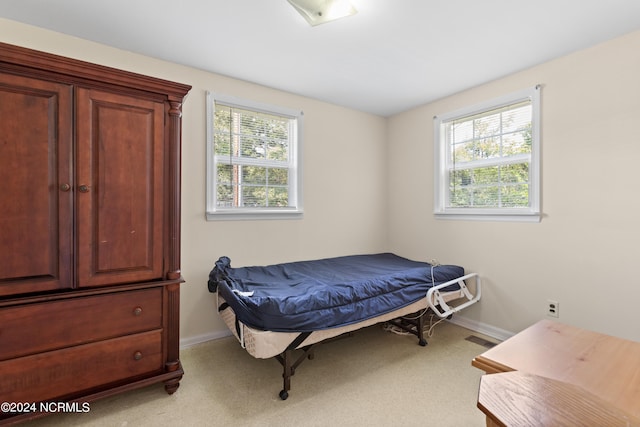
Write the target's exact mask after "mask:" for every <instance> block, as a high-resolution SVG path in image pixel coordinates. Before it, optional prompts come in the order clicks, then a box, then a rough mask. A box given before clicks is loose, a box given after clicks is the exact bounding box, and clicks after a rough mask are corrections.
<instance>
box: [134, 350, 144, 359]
mask: <svg viewBox="0 0 640 427" xmlns="http://www.w3.org/2000/svg"><path fill="white" fill-rule="evenodd" d="M140 359H142V353H141V352H139V351H136V352H135V353H133V360H140Z"/></svg>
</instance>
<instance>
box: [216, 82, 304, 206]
mask: <svg viewBox="0 0 640 427" xmlns="http://www.w3.org/2000/svg"><path fill="white" fill-rule="evenodd" d="M301 128H302V113H301V112H298V111H292V110H288V109H283V108H279V107H274V106H269V105H260V104H257V103H254V102H250V101H244V100H239V99H235V98H231V97H227V96H220V95H214V94H212V93H210V92H207V219H265V218H269V219H276V218H291V217H296V216H301V215H302V197H301V194H302V193H301V190H302V187H301V182H300V177H301V171H300V158H301V156H300V153H301V144H300V135H301Z"/></svg>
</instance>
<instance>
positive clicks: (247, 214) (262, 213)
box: [206, 210, 303, 221]
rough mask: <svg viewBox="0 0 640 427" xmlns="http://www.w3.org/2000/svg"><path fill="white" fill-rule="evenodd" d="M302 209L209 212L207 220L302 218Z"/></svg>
mask: <svg viewBox="0 0 640 427" xmlns="http://www.w3.org/2000/svg"><path fill="white" fill-rule="evenodd" d="M302 214H303V212H302V211H301V210H259V211H248V210H233V211H217V212H207V215H206V217H207V221H247V220H254V221H257V220H273V219H279V220H282V219H300V218H302Z"/></svg>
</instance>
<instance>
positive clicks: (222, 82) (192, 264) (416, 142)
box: [0, 19, 640, 344]
mask: <svg viewBox="0 0 640 427" xmlns="http://www.w3.org/2000/svg"><path fill="white" fill-rule="evenodd" d="M0 41H2V42H5V43H12V44H16V45H21V46H25V47H30V48H33V49H38V50H43V51H48V52H52V53H56V54H61V55H65V56H70V57H75V58H79V59H82V60H86V61H91V62H96V63H100V64H104V65H107V66H112V67H116V68H122V69H126V70H130V71H134V72H138V73H142V74H148V75H153V76H157V77H160V78H165V79H169V80H175V81H179V82H182V83H187V84H190V85H192V86H193V89H192V91H191V92H190V94H189V96H188V98H187V101H186V103H185V106H184V122H183V200H182V206H183V209H182V215H183V218H182V230H183V232H182V248H183V250H182V270H183V274H184V277H185V279H186V281H187V283H186V284H185V285H184V287H183V292H182V294H181V297H182V300H181V305H182V317H181V319H182V324H181V330H182V338H183V344H188V343H190V342H195V341H197V340H201V339H207V338H211V337H216V336H221V335H224V334H226V333H227V331H226V328H225V327H224V326H223V324H222V323H221V322H220V321H219V319H218V318H217V315H215V313H214V311H213V308H212V303H213V301H212V298H211V295H210V294H209V293H208V291H207V290H206V280H207V276H208V273H209V271H210V269H211V267H212V265H213V262H214V261H215V260H216V259H217V258H218V257H219V256H221V255H227V256H229V257H230V258H231V259H232V262H233V265H236V266H242V265H247V264H263V263H273V262H280V261H290V260H297V259H310V258H317V257H324V256H334V255H343V254H351V253H366V252H378V251H384V250H389V251H394V252H396V253H398V254H400V255H404V256H407V257H412V258H416V259H423V260H428V259H433V258H435V259H438V260H439V261H441V262H446V263H455V264H460V265H464V266H465V267H466V268H467V270H469V271H477V272H479V273H481V274H482V276H483V277H484V292H483V299H482V301H481V302H480V303H479V304H476V305H475V306H473V307H471V308H469V309H467V310H465V312H464V313H462V316H461V318H462V320H464V321H466V322H468V323H469V324H471V325H475V326H476V327H478V328H485V329H487V330H490V329H491V328H495V330H496V331H498V332H500V331H504V332H516V331H519V330H521V329H523V328H525V327H526V326H528V325H529V324H531V323H533V322H535V321H536V320H538V319H541V318H544V317H545V307H546V301H547V299H555V300H558V301H559V302H560V320H561V321H564V322H566V323H570V324H574V325H577V326H581V327H586V328H590V329H593V330H597V331H601V332H605V333H609V334H612V335H617V336H622V337H626V338H630V339H634V340H638V341H640V328H638V326H637V325H638V324H640V315H639V314H638V313H640V310H638V308H637V307H636V304H637V302H638V301H640V284H639V283H638V279H637V278H636V277H634V275H633V273H634V270H635V266H636V265H637V262H636V258H637V255H638V250H637V242H638V240H639V237H640V226H639V225H638V219H637V218H638V216H639V215H638V211H639V210H640V209H639V208H640V197H639V194H640V190H638V185H637V183H638V182H639V180H638V177H637V175H638V174H637V173H636V172H635V170H636V168H637V163H638V159H640V136H639V135H640V133H639V132H638V124H639V123H640V83H639V82H640V79H639V78H638V77H637V76H640V55H639V54H638V52H640V32H636V33H633V34H630V35H628V36H626V37H622V38H619V39H616V40H613V41H611V42H608V43H605V44H602V45H599V46H596V47H593V48H591V49H588V50H584V51H581V52H578V53H576V54H572V55H569V56H566V57H564V58H561V59H559V60H555V61H552V62H549V63H546V64H543V65H541V66H538V67H535V68H532V69H529V70H526V71H523V72H520V73H517V74H515V75H511V76H508V77H505V78H502V79H499V80H497V81H494V82H492V83H489V84H486V85H482V86H479V87H476V88H473V89H471V90H468V91H465V92H463V93H460V94H456V95H454V96H451V97H448V98H445V99H442V100H439V101H437V102H434V103H431V104H428V105H425V106H422V107H420V108H416V109H413V110H411V111H408V112H405V113H403V114H399V115H397V116H395V117H392V118H390V119H388V120H385V119H383V118H380V117H377V116H372V115H369V114H365V113H360V112H356V111H353V110H348V109H344V108H341V107H337V106H333V105H330V104H326V103H322V102H318V101H314V100H311V99H308V98H304V97H300V96H296V95H292V94H288V93H285V92H281V91H277V90H273V89H268V88H265V87H261V86H258V85H254V84H250V83H247V82H243V81H239V80H235V79H231V78H227V77H223V76H219V75H216V74H211V73H206V72H203V71H200V70H195V69H192V68H188V67H184V66H180V65H176V64H171V63H167V62H163V61H159V60H155V59H152V58H148V57H144V56H140V55H136V54H133V53H130V52H125V51H121V50H117V49H113V48H109V47H106V46H103V45H99V44H95V43H91V42H88V41H85V40H81V39H77V38H73V37H69V36H66V35H63V34H59V33H53V32H50V31H46V30H42V29H38V28H35V27H31V26H26V25H22V24H19V23H16V22H12V21H7V20H3V19H0ZM538 83H539V84H542V85H543V89H542V120H543V122H542V177H543V182H542V205H543V211H544V218H543V220H542V222H541V223H539V224H530V223H496V222H470V221H447V220H437V221H436V220H435V219H434V218H433V214H432V210H433V173H432V164H433V127H432V120H431V118H432V117H433V116H434V115H436V114H442V113H445V112H448V111H452V110H455V109H458V108H461V107H464V106H467V105H469V104H474V103H477V102H480V101H484V100H487V99H490V98H494V97H496V96H499V95H503V94H505V93H509V92H511V91H515V90H519V89H522V88H524V87H527V86H531V85H535V84H538ZM390 84H392V82H390ZM206 90H214V91H217V92H222V93H225V94H228V95H233V96H238V97H245V98H250V99H252V100H255V101H258V102H264V103H272V104H277V105H281V106H284V107H288V108H296V109H302V110H304V112H305V129H304V135H303V136H304V159H303V160H304V192H305V197H304V206H305V216H304V219H302V220H291V221H241V222H226V221H223V222H207V221H205V219H204V207H205V205H204V203H205V197H204V191H205V157H204V155H205V91H206Z"/></svg>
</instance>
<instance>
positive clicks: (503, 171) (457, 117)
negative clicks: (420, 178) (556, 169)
mask: <svg viewBox="0 0 640 427" xmlns="http://www.w3.org/2000/svg"><path fill="white" fill-rule="evenodd" d="M539 92H540V87H539V86H536V87H534V88H530V89H526V90H523V91H520V92H517V93H513V94H510V95H507V96H504V97H502V98H499V99H495V100H492V101H489V102H485V103H482V104H480V105H476V106H473V107H469V108H465V109H462V110H458V111H455V112H452V113H448V114H444V115H441V116H436V117H435V118H434V132H435V139H434V141H435V143H434V146H435V201H434V212H435V214H436V217H442V218H461V219H492V220H515V221H518V220H519V221H539V220H540V173H539V170H540V165H539V163H540V162H539V158H540V143H539V140H540V132H539V128H540V119H539V117H540V94H539Z"/></svg>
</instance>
